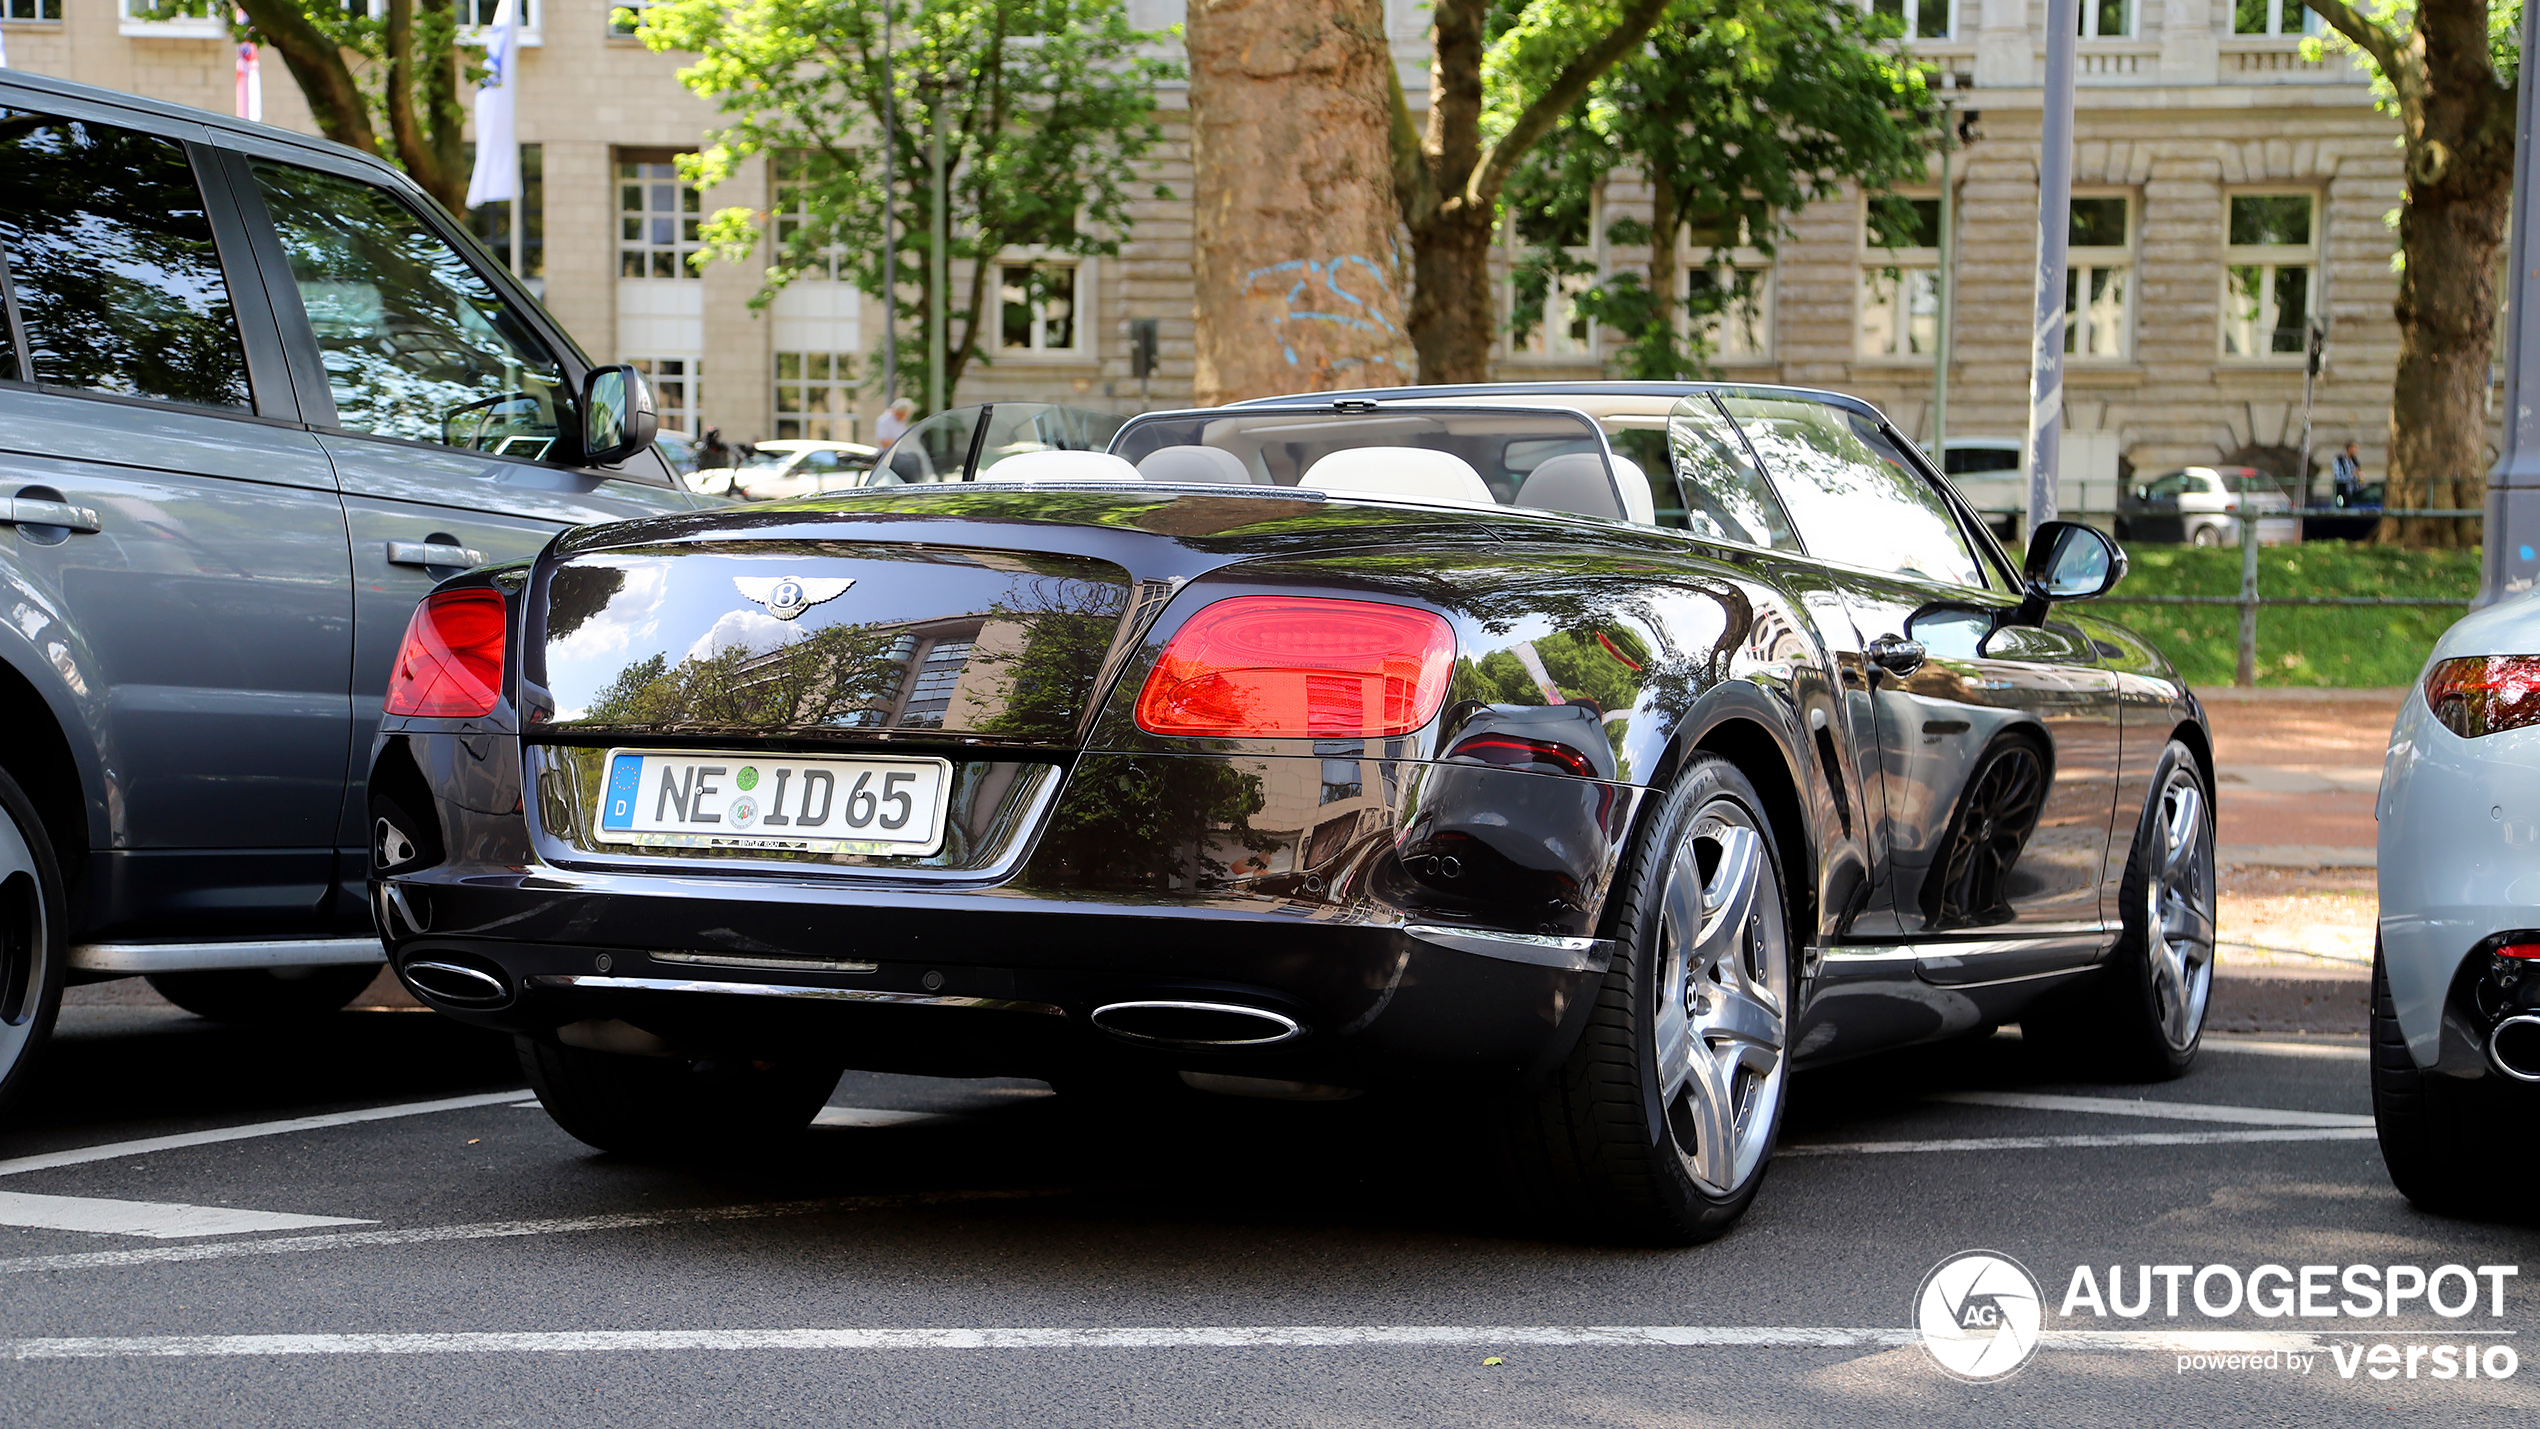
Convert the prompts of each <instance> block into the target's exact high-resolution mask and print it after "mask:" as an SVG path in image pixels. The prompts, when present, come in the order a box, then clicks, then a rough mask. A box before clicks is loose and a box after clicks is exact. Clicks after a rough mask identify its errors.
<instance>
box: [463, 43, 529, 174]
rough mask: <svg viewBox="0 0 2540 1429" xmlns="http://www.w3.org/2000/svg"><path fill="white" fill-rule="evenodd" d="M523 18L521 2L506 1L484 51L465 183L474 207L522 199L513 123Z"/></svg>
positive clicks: (516, 133)
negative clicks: (471, 166)
mask: <svg viewBox="0 0 2540 1429" xmlns="http://www.w3.org/2000/svg"><path fill="white" fill-rule="evenodd" d="M519 18H520V0H502V3H501V4H500V5H499V6H497V7H496V8H495V10H494V33H493V35H492V36H491V37H490V38H489V39H488V41H487V43H486V46H485V82H484V83H483V84H481V85H478V86H477V88H476V168H475V171H474V172H472V173H470V174H469V175H468V180H467V206H468V207H470V208H475V207H476V206H477V205H479V204H488V203H503V202H506V201H509V200H515V199H518V198H519V197H520V138H519V130H518V128H517V127H516V126H515V125H514V124H513V123H512V64H513V61H514V60H515V59H516V58H517V57H518V55H519V48H518V45H519V39H520V25H519Z"/></svg>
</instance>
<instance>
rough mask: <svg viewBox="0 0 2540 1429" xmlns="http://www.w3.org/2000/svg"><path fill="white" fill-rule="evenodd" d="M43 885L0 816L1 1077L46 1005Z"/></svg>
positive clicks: (27, 851) (31, 856)
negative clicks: (43, 979)
mask: <svg viewBox="0 0 2540 1429" xmlns="http://www.w3.org/2000/svg"><path fill="white" fill-rule="evenodd" d="M43 887H44V880H43V873H42V871H41V869H40V867H39V866H38V865H37V863H36V859H35V851H34V850H33V849H32V848H30V847H28V845H27V841H26V836H25V835H24V834H23V833H21V832H20V831H19V829H18V828H17V826H16V825H15V823H14V822H13V821H11V820H10V819H9V818H8V817H7V816H5V815H0V1073H6V1072H7V1071H8V1069H9V1068H11V1067H14V1066H16V1065H17V1063H18V1059H19V1058H21V1057H23V1056H24V1055H26V1052H27V1048H28V1045H29V1044H30V1043H31V1042H32V1041H33V1039H34V1037H35V1023H36V1014H37V1012H38V1011H39V1010H40V1009H41V1008H42V1006H43V1002H44V988H43V986H42V984H41V981H40V980H41V979H42V977H43V975H44V972H43V967H44V952H45V947H46V939H47V938H48V937H49V936H50V934H51V930H50V929H48V928H47V927H45V923H44V894H43Z"/></svg>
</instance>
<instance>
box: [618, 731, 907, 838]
mask: <svg viewBox="0 0 2540 1429" xmlns="http://www.w3.org/2000/svg"><path fill="white" fill-rule="evenodd" d="M951 783H952V765H951V763H949V762H948V761H946V760H941V759H815V758H803V757H797V756H794V755H766V754H722V753H716V752H712V751H696V750H676V751H672V750H634V749H613V750H610V751H609V757H608V773H607V777H606V779H605V781H604V782H603V783H602V785H601V788H600V808H599V815H600V816H599V820H598V829H599V837H600V839H601V840H602V841H603V842H606V843H624V844H650V845H654V846H658V847H671V848H731V849H771V850H784V851H790V852H802V853H868V854H929V853H933V852H935V851H936V850H937V849H940V848H942V847H943V844H944V791H945V789H946V788H947V787H948V786H950V784H951Z"/></svg>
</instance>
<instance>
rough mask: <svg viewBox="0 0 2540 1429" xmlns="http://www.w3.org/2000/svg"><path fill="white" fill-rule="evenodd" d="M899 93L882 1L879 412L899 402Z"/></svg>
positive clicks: (885, 0) (886, 2)
mask: <svg viewBox="0 0 2540 1429" xmlns="http://www.w3.org/2000/svg"><path fill="white" fill-rule="evenodd" d="M899 112H900V96H899V91H898V90H896V89H894V88H893V87H892V84H891V0H882V410H884V411H886V412H887V411H889V410H890V408H891V404H892V403H893V402H896V401H898V400H899V398H900V272H899V262H898V254H897V251H896V250H897V249H898V248H899V229H898V219H899V212H898V207H897V205H896V204H895V203H894V202H893V201H892V196H893V195H894V194H895V193H897V192H898V190H899V180H900V139H899Z"/></svg>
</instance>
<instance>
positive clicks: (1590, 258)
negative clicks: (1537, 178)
mask: <svg viewBox="0 0 2540 1429" xmlns="http://www.w3.org/2000/svg"><path fill="white" fill-rule="evenodd" d="M1587 239H1588V241H1587V242H1585V243H1569V244H1564V245H1562V248H1561V253H1562V256H1563V257H1565V258H1568V259H1570V260H1572V261H1574V262H1581V263H1585V264H1587V265H1588V266H1589V267H1590V268H1591V269H1592V270H1593V271H1591V272H1587V273H1564V274H1561V275H1560V277H1559V279H1558V280H1557V281H1556V282H1555V283H1554V284H1553V288H1552V291H1550V292H1547V293H1546V294H1544V303H1543V306H1544V314H1543V321H1542V322H1540V323H1538V324H1536V326H1535V330H1534V331H1533V332H1531V333H1529V334H1527V335H1526V336H1525V337H1524V338H1522V339H1521V338H1519V337H1518V336H1517V332H1516V328H1515V322H1516V315H1517V264H1518V261H1519V259H1521V258H1522V257H1523V256H1524V255H1525V251H1526V242H1525V239H1524V238H1523V237H1522V236H1521V235H1520V234H1519V233H1518V231H1517V219H1516V215H1515V214H1514V213H1510V214H1507V215H1505V216H1503V217H1502V218H1501V220H1500V224H1499V236H1498V238H1497V240H1496V242H1497V245H1498V247H1499V249H1500V250H1501V253H1502V256H1503V263H1502V270H1503V271H1502V275H1501V277H1500V279H1499V292H1500V301H1501V303H1502V304H1503V306H1502V307H1501V309H1500V315H1501V324H1500V338H1501V342H1502V346H1503V350H1504V351H1505V352H1506V353H1507V355H1508V357H1509V359H1510V360H1511V361H1514V362H1529V363H1546V364H1549V363H1560V362H1570V363H1577V362H1597V361H1600V360H1601V359H1602V357H1603V354H1604V350H1605V328H1604V325H1603V324H1601V323H1599V322H1597V321H1596V320H1595V319H1594V318H1587V319H1578V318H1575V317H1573V316H1572V315H1571V313H1570V310H1569V306H1568V305H1569V302H1570V300H1571V297H1572V294H1573V291H1574V290H1578V289H1586V288H1593V287H1595V286H1596V285H1597V284H1599V283H1601V282H1603V281H1605V278H1606V264H1605V257H1606V254H1605V192H1604V190H1603V189H1602V188H1601V187H1600V188H1599V189H1598V190H1597V191H1596V192H1595V193H1593V194H1590V195H1589V196H1588V216H1587ZM1556 310H1557V311H1558V312H1559V313H1560V315H1561V325H1562V327H1563V328H1564V330H1565V336H1563V337H1562V338H1561V340H1560V341H1561V344H1564V345H1562V346H1556V345H1555V343H1554V341H1553V336H1552V331H1553V325H1554V317H1553V315H1554V313H1555V311H1556ZM1577 321H1585V322H1586V323H1587V336H1585V337H1570V336H1567V335H1566V330H1567V328H1568V327H1569V325H1570V324H1571V323H1573V322H1577ZM1570 343H1577V344H1579V345H1578V346H1577V347H1575V348H1572V347H1569V346H1566V344H1570Z"/></svg>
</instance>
